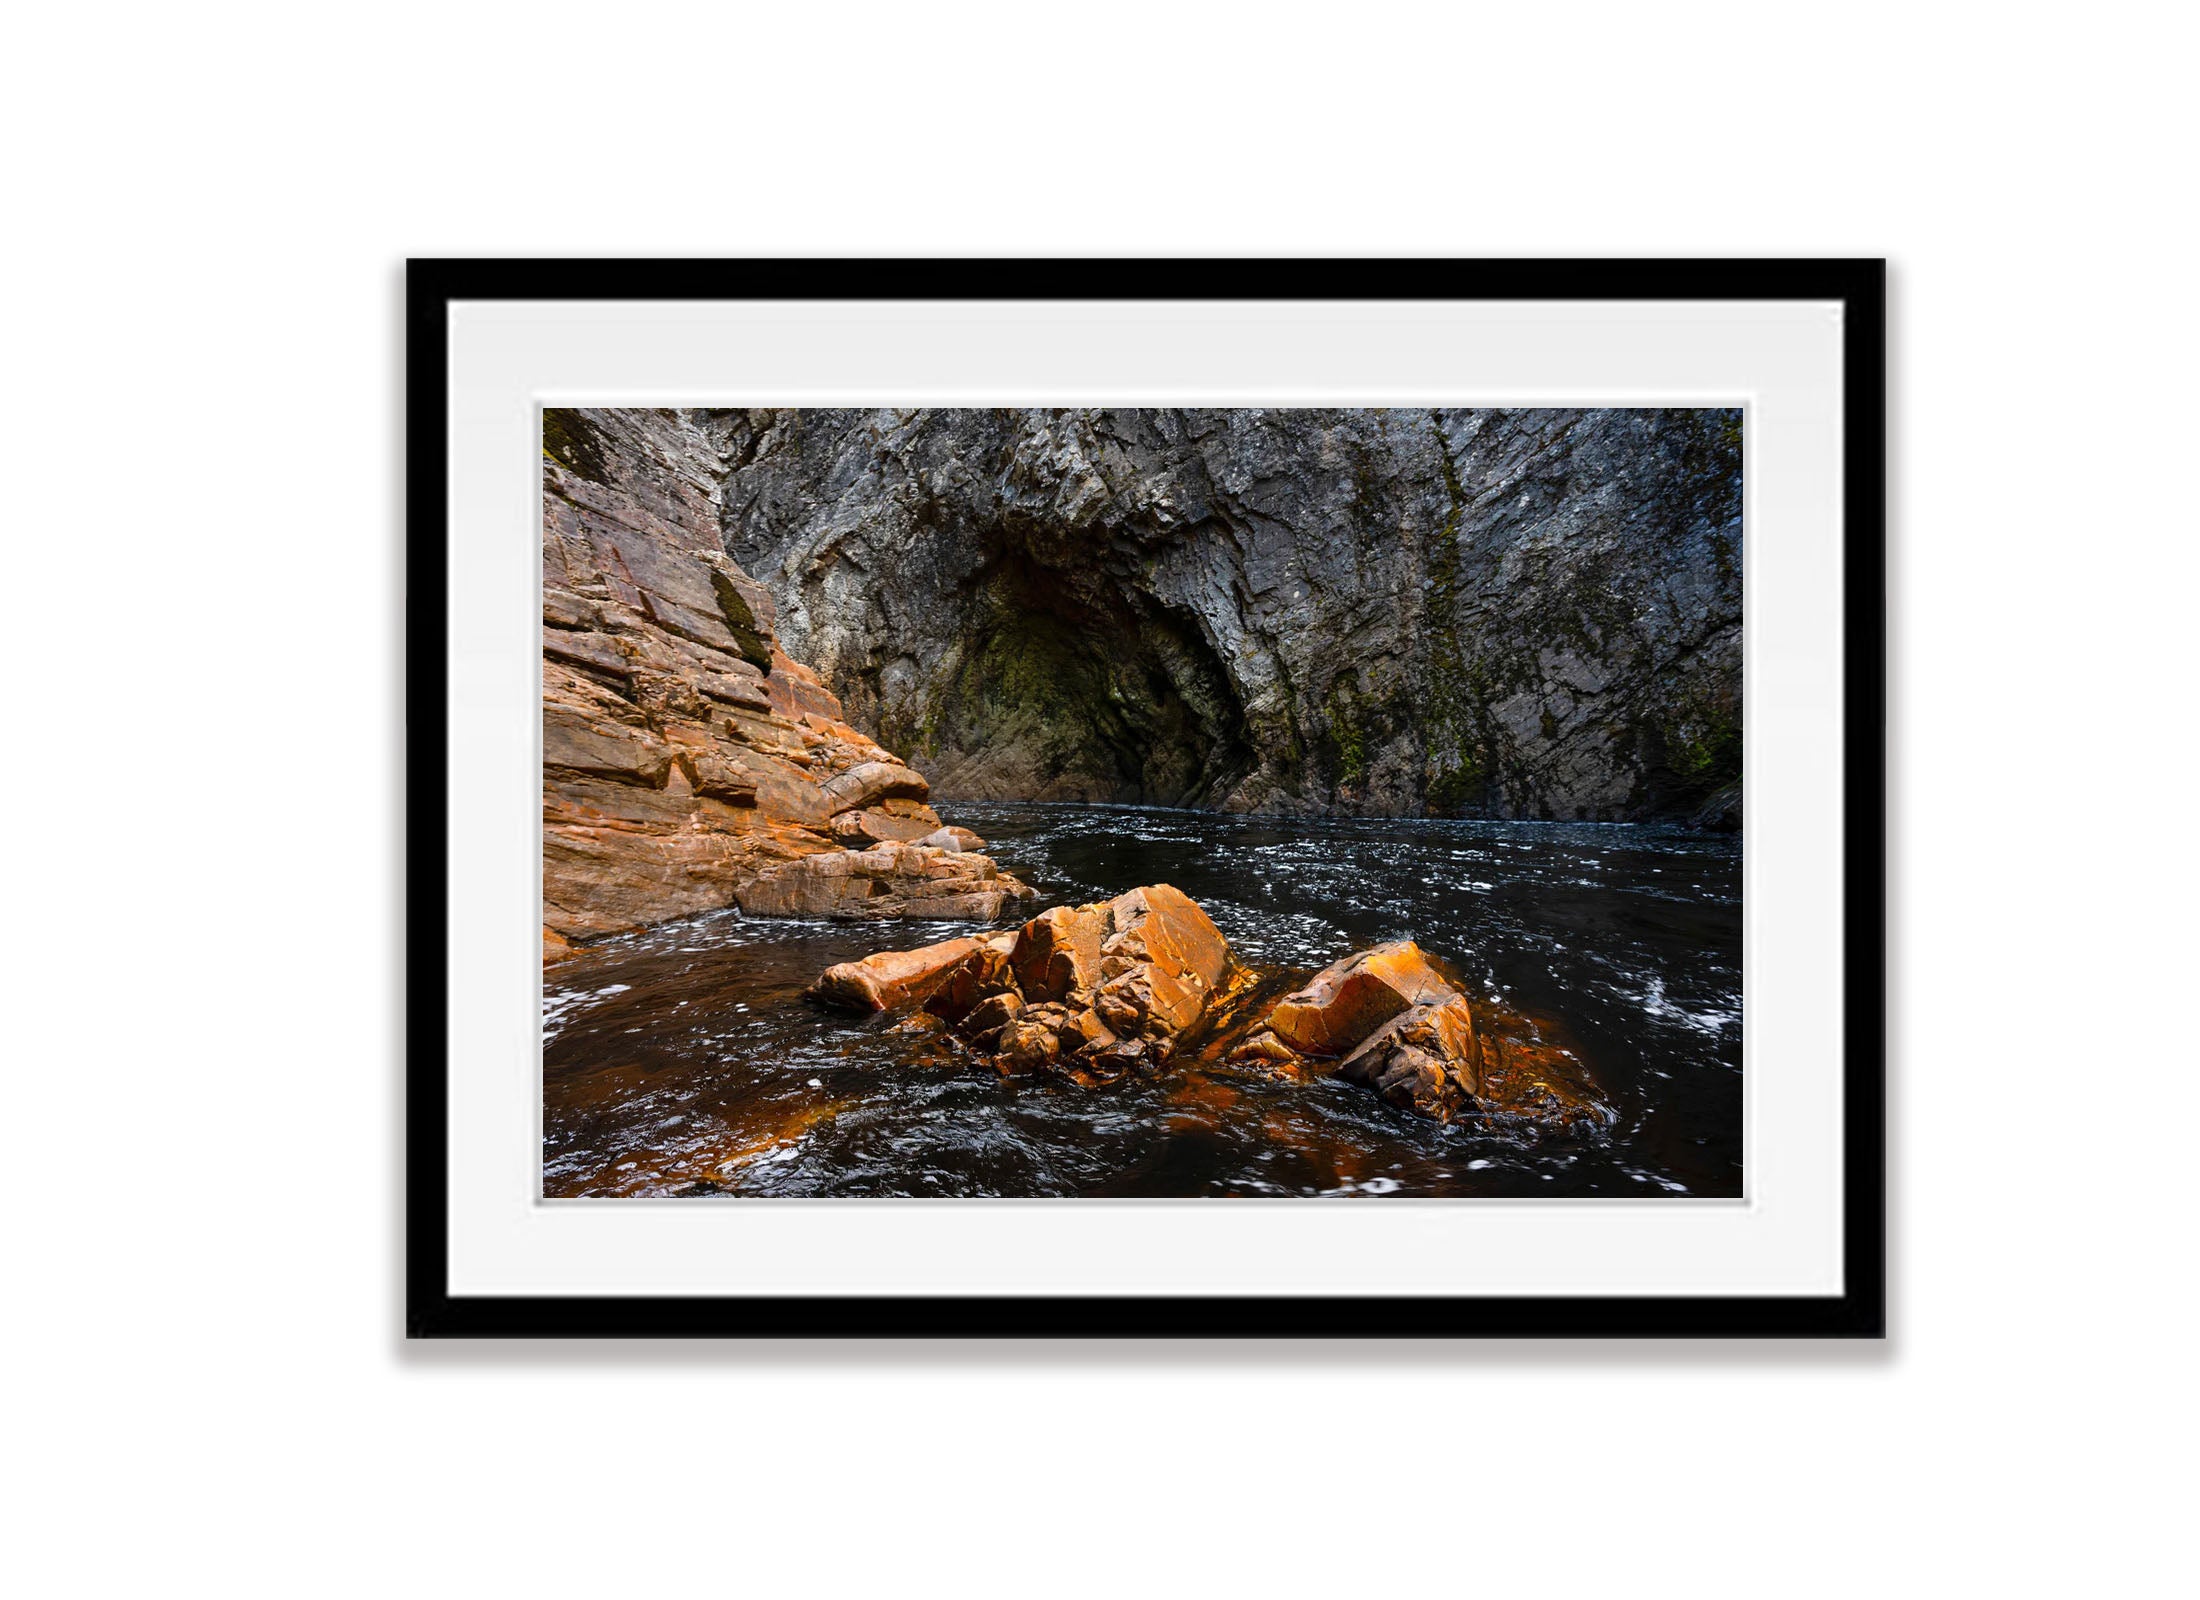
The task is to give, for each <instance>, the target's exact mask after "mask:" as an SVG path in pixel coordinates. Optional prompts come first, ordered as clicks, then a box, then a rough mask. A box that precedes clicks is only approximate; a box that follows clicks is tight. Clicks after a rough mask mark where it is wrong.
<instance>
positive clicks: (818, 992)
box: [809, 939, 978, 1011]
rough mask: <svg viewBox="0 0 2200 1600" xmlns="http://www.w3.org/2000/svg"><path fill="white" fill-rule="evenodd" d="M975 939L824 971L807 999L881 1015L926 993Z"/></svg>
mask: <svg viewBox="0 0 2200 1600" xmlns="http://www.w3.org/2000/svg"><path fill="white" fill-rule="evenodd" d="M977 948H978V941H977V940H976V939H949V940H947V941H946V942H945V943H943V944H928V945H926V946H925V947H924V948H923V949H921V950H885V951H881V952H880V953H879V954H877V955H875V956H866V957H864V958H863V959H862V960H861V961H843V962H842V963H841V964H840V965H839V966H837V967H827V968H826V969H825V973H824V976H822V977H820V978H819V979H818V980H817V982H816V983H814V984H812V985H811V986H810V989H809V995H810V998H811V999H813V1000H816V1001H819V1002H820V1003H822V1004H825V1005H829V1006H838V1007H840V1008H841V1009H842V1010H845V1011H885V1010H887V1009H889V1008H891V1007H893V1006H896V1005H900V1004H902V1003H904V1002H906V1001H910V1000H914V999H918V998H920V997H922V996H923V995H924V994H925V993H927V992H929V990H930V989H931V987H932V986H933V985H934V984H935V983H937V982H938V981H939V979H940V977H941V975H942V974H943V973H945V972H946V971H947V970H948V969H949V968H950V967H953V966H954V965H956V964H957V963H958V962H960V961H961V960H962V958H963V957H964V956H966V955H968V954H970V952H971V951H973V950H975V949H977Z"/></svg>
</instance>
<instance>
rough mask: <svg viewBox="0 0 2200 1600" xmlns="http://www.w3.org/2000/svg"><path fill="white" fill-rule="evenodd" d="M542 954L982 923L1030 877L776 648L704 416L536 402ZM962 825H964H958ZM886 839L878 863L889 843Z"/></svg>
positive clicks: (1019, 893) (1023, 895)
mask: <svg viewBox="0 0 2200 1600" xmlns="http://www.w3.org/2000/svg"><path fill="white" fill-rule="evenodd" d="M542 449H543V589H542V620H543V635H542V639H543V643H542V685H543V715H542V735H543V959H544V961H545V963H546V964H547V963H549V962H551V961H553V960H558V959H563V958H565V957H566V956H568V955H570V954H572V953H573V951H574V949H575V948H576V946H579V945H584V944H585V943H586V942H587V941H589V940H592V939H598V938H602V937H604V936H606V935H609V934H615V933H621V932H625V931H627V930H629V929H633V928H638V927H642V926H645V925H647V924H649V923H653V922H662V921H667V920H670V919H672V918H675V917H684V916H691V915H693V914H695V913H696V912H700V911H713V910H718V909H721V908H723V907H727V906H732V905H740V906H741V907H742V909H743V910H744V911H745V912H747V913H748V914H750V915H758V916H767V915H782V916H851V915H852V916H863V917H895V916H916V917H947V918H969V919H972V920H980V921H986V920H992V919H993V918H995V917H997V916H999V915H1000V913H1001V911H1002V909H1003V908H1004V907H1005V906H1008V905H1011V904H1014V903H1016V902H1019V901H1021V900H1024V899H1027V898H1029V897H1030V893H1031V891H1029V890H1028V889H1026V888H1025V887H1024V886H1023V885H1022V884H1021V883H1019V882H1017V881H1016V879H1015V878H1013V877H1011V876H1010V875H1008V874H1007V873H1004V872H1002V871H1001V870H1000V869H999V868H998V867H997V866H996V865H995V864H994V863H993V862H992V861H991V860H989V859H988V858H986V857H985V856H984V855H982V854H979V853H976V852H975V851H974V850H973V848H972V846H970V845H968V844H960V845H958V846H956V847H953V848H950V847H949V846H948V844H947V843H946V842H945V841H942V842H941V843H940V844H937V845H932V846H929V847H926V848H922V849H917V850H915V852H914V853H909V852H910V850H911V846H910V843H909V842H910V841H912V840H918V839H929V838H932V837H934V836H936V835H938V834H939V833H940V832H941V831H942V824H941V820H940V817H939V814H938V813H937V812H935V811H934V810H932V808H931V807H930V806H929V805H928V804H926V803H925V802H926V797H927V793H928V788H929V786H928V783H927V780H926V779H925V778H924V776H923V775H922V774H921V773H919V772H917V771H915V770H913V769H912V768H910V767H909V766H907V765H906V764H904V763H903V762H902V761H901V760H900V759H899V758H898V757H896V756H895V755H894V753H893V752H891V751H889V750H887V749H886V748H885V747H883V746H882V745H880V744H879V743H877V742H876V741H875V740H873V739H871V738H869V737H867V736H866V735H864V734H862V733H860V732H858V731H857V730H856V729H855V728H853V727H851V726H849V725H848V723H847V722H846V721H845V720H844V718H843V713H842V710H841V705H840V701H839V699H838V698H837V697H835V696H834V695H833V693H832V692H831V691H830V690H828V689H827V688H826V687H825V685H824V684H823V683H822V682H821V681H820V680H819V679H818V677H817V675H816V674H815V673H813V672H811V671H810V670H809V668H808V667H806V666H804V665H802V664H801V663H799V662H797V661H795V660H793V659H792V658H791V657H790V656H789V655H788V654H787V652H786V651H785V650H784V649H783V648H782V647H781V645H780V640H779V633H778V621H777V610H776V607H775V605H774V602H773V600H772V596H771V593H770V591H769V590H767V589H766V588H765V587H764V586H763V585H762V584H759V583H757V582H755V581H754V580H752V579H751V578H750V577H749V575H748V574H747V573H746V572H744V571H742V570H741V568H740V567H738V566H736V565H735V564H734V563H733V562H732V561H730V560H728V559H727V558H726V556H725V555H724V553H723V551H722V548H721V537H722V534H723V529H724V513H725V506H724V484H725V480H726V477H727V474H728V471H729V470H730V468H729V463H728V461H727V459H726V458H725V457H724V456H723V455H721V454H720V452H719V450H718V448H717V446H716V444H715V443H714V442H713V435H712V432H711V430H710V429H709V428H708V427H706V426H705V425H704V423H703V421H702V415H701V414H700V413H693V412H684V411H648V410H631V409H618V410H602V411H595V410H567V409H564V408H557V407H553V408H551V409H549V410H546V411H545V412H544V413H543V438H542ZM969 837H970V839H972V840H975V838H976V836H975V835H970V836H969ZM881 851H884V852H888V853H887V854H884V855H881V854H880V852H881Z"/></svg>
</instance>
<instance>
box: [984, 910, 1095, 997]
mask: <svg viewBox="0 0 2200 1600" xmlns="http://www.w3.org/2000/svg"><path fill="white" fill-rule="evenodd" d="M1106 933H1107V922H1106V918H1105V916H1104V915H1103V913H1102V910H1101V908H1099V907H1097V906H1078V907H1070V906H1055V907H1053V908H1052V909H1050V910H1047V911H1042V912H1041V913H1040V914H1039V915H1038V916H1036V917H1033V918H1032V919H1031V920H1030V921H1029V922H1027V923H1025V924H1024V927H1023V932H1021V933H1020V934H1018V935H1017V936H1016V948H1015V949H1013V950H1011V951H1010V952H1009V956H1008V960H1009V965H1010V967H1012V968H1013V969H1014V970H1015V974H1016V987H1017V988H1018V989H1020V990H1022V991H1023V996H1024V998H1025V999H1026V1000H1060V999H1063V998H1065V997H1066V996H1068V995H1070V994H1073V993H1076V992H1077V991H1079V990H1086V989H1090V988H1091V987H1092V985H1093V982H1094V980H1095V979H1096V978H1097V977H1098V975H1099V971H1100V941H1101V939H1102V938H1103V937H1105V936H1106Z"/></svg>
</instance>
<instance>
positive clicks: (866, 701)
mask: <svg viewBox="0 0 2200 1600" xmlns="http://www.w3.org/2000/svg"><path fill="white" fill-rule="evenodd" d="M693 417H694V425H695V426H696V427H697V428H699V429H702V430H704V431H705V432H707V433H708V435H709V437H710V439H711V441H712V442H713V446H714V448H715V450H716V451H717V452H718V453H719V456H720V457H721V458H722V459H723V461H724V462H725V464H726V465H725V473H724V478H723V485H722V492H721V494H720V496H719V499H718V502H717V510H718V512H719V514H720V515H721V516H722V518H723V524H724V534H725V548H726V550H727V551H728V552H730V553H731V554H732V555H733V556H734V557H735V558H736V559H738V560H739V561H740V562H741V563H742V564H743V565H744V566H745V567H746V568H747V569H748V570H749V571H750V572H753V573H755V574H756V575H758V576H759V577H760V578H761V579H763V580H764V581H765V582H766V583H767V584H768V585H769V586H770V588H771V589H772V591H773V593H774V595H775V596H776V597H777V599H778V601H779V610H780V616H781V619H782V620H781V623H780V627H781V630H782V632H783V634H784V637H785V639H786V640H787V644H788V648H789V649H790V650H792V651H793V653H795V654H796V655H798V656H800V657H801V658H802V659H804V660H805V661H808V662H809V663H811V664H812V665H813V666H815V667H816V668H817V669H818V671H819V672H820V673H821V674H822V675H823V678H824V680H825V681H826V682H828V683H829V684H831V685H832V687H833V688H834V689H835V690H836V691H837V692H838V693H839V694H840V696H841V697H842V698H843V699H844V700H845V701H846V703H847V705H848V707H849V715H850V717H851V718H852V720H853V721H855V722H856V723H858V724H859V725H861V726H864V727H867V728H869V729H871V730H873V731H874V732H875V733H876V734H877V736H878V737H879V738H881V739H883V740H884V741H886V742H887V743H889V744H892V745H893V746H895V748H897V749H899V750H902V751H903V752H904V753H905V754H906V756H907V758H908V759H909V761H910V763H911V765H913V766H914V767H916V768H917V769H918V770H919V771H921V772H923V773H924V774H925V775H926V776H927V777H929V778H930V779H931V781H932V786H933V792H934V793H935V794H937V795H941V796H947V797H952V798H973V799H1077V800H1112V801H1134V802H1143V803H1152V804H1164V805H1189V806H1201V807H1220V808H1225V809H1232V810H1253V811H1286V812H1321V811H1343V812H1357V813H1369V814H1393V815H1421V814H1428V815H1494V816H1517V817H1560V818H1594V819H1607V820H1610V819H1636V818H1647V817H1683V818H1695V819H1696V820H1700V821H1704V822H1710V823H1717V824H1724V825H1733V824H1735V823H1737V822H1738V820H1739V813H1740V793H1739V781H1740V775H1741V709H1742V698H1741V697H1742V681H1741V672H1742V668H1741V662H1742V652H1741V616H1742V525H1741V513H1742V502H1741V414H1740V413H1739V412H1738V411H1732V410H1274V409H1270V410H1263V409H1232V410H1177V409H1167V408H1143V409H1122V410H973V409H930V410H869V411H856V410H787V409H780V410H753V411H745V412H712V413H696V414H693Z"/></svg>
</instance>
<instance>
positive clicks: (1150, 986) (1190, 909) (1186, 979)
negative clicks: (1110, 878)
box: [1099, 883, 1230, 1034]
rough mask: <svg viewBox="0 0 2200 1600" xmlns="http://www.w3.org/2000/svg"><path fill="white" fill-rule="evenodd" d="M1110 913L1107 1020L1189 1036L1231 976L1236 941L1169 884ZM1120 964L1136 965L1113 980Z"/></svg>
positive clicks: (1135, 895) (1128, 898) (1104, 993)
mask: <svg viewBox="0 0 2200 1600" xmlns="http://www.w3.org/2000/svg"><path fill="white" fill-rule="evenodd" d="M1107 909H1108V914H1109V919H1110V925H1111V929H1112V931H1111V932H1110V934H1109V936H1108V938H1107V939H1106V940H1105V941H1104V942H1103V943H1102V945H1101V947H1100V953H1101V956H1102V962H1101V967H1102V974H1103V981H1102V983H1101V986H1100V996H1099V1000H1100V1014H1101V1016H1102V1017H1103V1018H1105V1019H1106V1020H1107V1021H1108V1023H1109V1025H1110V1026H1111V1027H1116V1026H1117V1023H1118V1019H1119V1018H1132V1019H1135V1020H1134V1021H1133V1022H1132V1024H1131V1026H1132V1028H1133V1029H1135V1030H1136V1031H1140V1032H1154V1031H1161V1032H1166V1033H1171V1034H1176V1033H1182V1032H1183V1031H1184V1030H1185V1029H1186V1028H1189V1027H1190V1026H1191V1025H1192V1024H1193V1023H1194V1022H1196V1021H1198V1020H1199V1017H1200V1014H1201V1013H1202V1012H1203V1011H1204V1010H1205V1009H1206V1007H1207V1002H1208V1000H1210V999H1211V998H1212V997H1213V995H1214V992H1215V989H1216V987H1217V986H1218V985H1219V984H1220V983H1221V982H1222V980H1223V977H1224V975H1225V974H1227V973H1228V972H1229V970H1230V941H1229V940H1227V939H1225V938H1223V936H1222V930H1221V929H1220V928H1217V927H1216V926H1215V925H1214V921H1213V919H1212V918H1210V917H1209V916H1208V915H1207V913H1206V912H1204V911H1202V910H1201V909H1200V908H1199V903H1198V902H1197V901H1195V900H1193V899H1192V898H1191V896H1189V895H1187V894H1185V893H1184V892H1183V891H1181V890H1179V889H1175V888H1172V887H1170V886H1169V885H1168V884H1165V883H1157V884H1153V885H1151V886H1149V887H1147V888H1144V889H1133V890H1131V891H1130V892H1129V893H1128V894H1121V895H1117V896H1116V897H1115V898H1114V899H1113V900H1111V901H1109V902H1108V907H1107ZM1117 961H1121V962H1126V963H1128V965H1126V966H1125V967H1123V968H1122V970H1120V971H1118V972H1116V973H1113V974H1109V973H1107V971H1106V968H1107V967H1108V966H1109V965H1111V964H1113V963H1114V962H1117ZM1111 1002H1112V1003H1111ZM1117 1031H1118V1032H1124V1031H1130V1030H1128V1029H1125V1028H1122V1027H1117Z"/></svg>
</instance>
